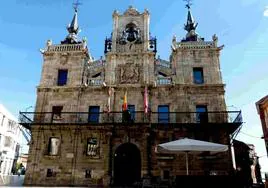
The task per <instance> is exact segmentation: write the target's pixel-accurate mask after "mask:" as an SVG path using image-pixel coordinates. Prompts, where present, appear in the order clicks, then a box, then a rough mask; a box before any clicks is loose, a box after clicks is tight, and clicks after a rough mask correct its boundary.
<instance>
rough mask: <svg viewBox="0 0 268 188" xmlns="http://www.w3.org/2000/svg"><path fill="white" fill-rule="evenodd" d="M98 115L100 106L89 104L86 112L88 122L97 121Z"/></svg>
mask: <svg viewBox="0 0 268 188" xmlns="http://www.w3.org/2000/svg"><path fill="white" fill-rule="evenodd" d="M99 115H100V107H99V106H90V107H89V113H88V122H90V123H98V122H99Z"/></svg>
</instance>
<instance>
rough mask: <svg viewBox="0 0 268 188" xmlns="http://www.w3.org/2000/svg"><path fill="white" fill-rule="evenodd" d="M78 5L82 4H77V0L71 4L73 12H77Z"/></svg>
mask: <svg viewBox="0 0 268 188" xmlns="http://www.w3.org/2000/svg"><path fill="white" fill-rule="evenodd" d="M79 5H82V3H80V2H79V0H76V2H75V3H73V7H74V10H75V11H76V12H77V10H78V6H79Z"/></svg>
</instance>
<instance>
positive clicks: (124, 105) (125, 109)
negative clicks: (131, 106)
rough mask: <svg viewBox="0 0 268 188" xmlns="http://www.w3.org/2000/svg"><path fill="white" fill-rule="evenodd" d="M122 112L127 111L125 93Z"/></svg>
mask: <svg viewBox="0 0 268 188" xmlns="http://www.w3.org/2000/svg"><path fill="white" fill-rule="evenodd" d="M122 108H123V109H122V110H123V111H127V110H128V109H127V92H125V95H124V102H123V106H122Z"/></svg>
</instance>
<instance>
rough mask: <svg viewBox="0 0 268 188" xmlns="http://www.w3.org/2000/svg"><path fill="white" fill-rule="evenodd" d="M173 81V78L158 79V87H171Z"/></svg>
mask: <svg viewBox="0 0 268 188" xmlns="http://www.w3.org/2000/svg"><path fill="white" fill-rule="evenodd" d="M171 81H172V80H171V78H161V77H160V78H157V84H158V85H170V84H171V83H172V82H171Z"/></svg>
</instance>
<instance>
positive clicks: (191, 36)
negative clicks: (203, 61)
mask: <svg viewBox="0 0 268 188" xmlns="http://www.w3.org/2000/svg"><path fill="white" fill-rule="evenodd" d="M184 1H186V2H187V4H186V6H185V7H186V8H187V9H188V14H187V21H186V24H184V29H185V30H186V31H187V34H186V39H185V41H197V40H198V34H197V33H196V31H195V29H196V28H197V25H198V23H196V22H195V21H194V18H193V16H192V12H191V5H192V3H191V2H192V0H184Z"/></svg>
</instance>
